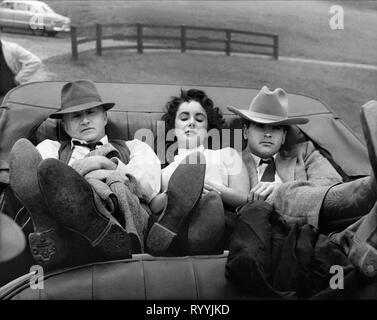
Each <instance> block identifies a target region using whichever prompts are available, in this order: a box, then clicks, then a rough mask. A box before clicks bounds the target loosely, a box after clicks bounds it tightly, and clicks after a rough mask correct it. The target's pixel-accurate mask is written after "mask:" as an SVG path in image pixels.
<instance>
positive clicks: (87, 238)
mask: <svg viewBox="0 0 377 320" xmlns="http://www.w3.org/2000/svg"><path fill="white" fill-rule="evenodd" d="M113 106H114V103H109V102H103V101H102V99H101V97H100V95H99V93H98V91H97V89H96V87H95V84H94V83H93V82H92V81H89V80H77V81H72V82H68V83H66V84H65V85H64V86H63V87H62V90H61V109H60V110H58V111H57V112H55V113H53V114H51V115H50V118H53V119H60V121H61V124H62V126H63V128H64V131H65V132H66V133H67V135H68V136H69V139H68V140H67V141H62V142H60V141H53V140H44V141H42V142H41V143H40V144H39V145H37V147H36V148H35V147H34V146H33V145H32V144H31V143H30V142H29V141H28V140H26V139H20V140H18V141H17V142H16V143H15V145H14V146H13V148H12V150H11V154H10V185H11V187H12V189H13V190H14V192H15V193H16V195H17V196H18V197H19V199H20V200H21V202H22V203H23V204H24V206H25V207H26V208H27V210H28V211H29V213H30V215H31V219H32V222H33V226H34V230H33V232H31V233H30V234H29V246H30V249H31V254H32V256H33V258H34V260H35V261H36V262H37V263H39V264H41V265H43V266H45V267H47V268H52V267H56V266H61V264H62V263H63V264H64V263H65V262H67V261H69V258H71V259H72V254H73V252H75V253H76V254H77V256H85V255H86V254H87V255H88V256H92V255H93V256H95V257H97V258H99V259H104V258H105V259H111V258H127V257H130V255H131V253H132V251H133V250H135V246H134V244H135V243H136V242H135V241H133V240H135V239H134V237H132V238H131V237H130V233H129V232H128V231H129V230H130V225H129V223H130V220H129V219H131V218H132V219H133V220H132V219H131V220H132V221H131V222H132V223H134V224H135V225H136V226H135V225H132V228H134V229H137V230H138V231H139V230H140V228H141V229H142V230H141V231H140V234H141V236H142V234H143V232H146V230H144V229H146V227H147V220H148V217H149V212H147V209H146V205H143V203H145V204H147V203H148V202H149V201H150V200H151V199H152V198H153V197H154V196H155V195H156V194H157V193H158V192H159V190H160V175H161V171H160V170H161V169H160V161H159V159H158V157H157V156H156V155H155V153H154V151H153V150H152V149H151V148H150V147H149V146H148V145H147V144H146V143H144V142H141V141H139V140H136V139H135V140H130V141H123V140H115V139H109V138H108V136H107V135H106V132H105V126H106V124H107V121H108V120H107V110H109V109H111V108H112V107H113ZM119 182H120V183H119ZM114 186H115V187H114ZM114 188H115V189H114ZM139 200H140V202H139ZM119 210H121V211H122V212H124V211H126V212H127V214H128V216H127V215H126V214H125V215H122V214H119ZM129 211H132V212H129ZM134 220H137V221H134ZM135 234H136V235H139V234H138V233H137V232H136V231H135ZM139 240H140V241H141V242H143V241H144V239H139ZM141 246H142V243H141ZM93 248H94V249H93ZM137 251H140V243H139V244H138V248H137ZM93 252H94V253H93ZM92 253H93V254H92ZM67 259H68V260H67Z"/></svg>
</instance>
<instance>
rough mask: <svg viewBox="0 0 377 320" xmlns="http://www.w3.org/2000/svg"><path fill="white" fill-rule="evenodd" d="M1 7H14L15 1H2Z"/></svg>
mask: <svg viewBox="0 0 377 320" xmlns="http://www.w3.org/2000/svg"><path fill="white" fill-rule="evenodd" d="M0 8H6V9H14V3H13V2H2V3H1V4H0Z"/></svg>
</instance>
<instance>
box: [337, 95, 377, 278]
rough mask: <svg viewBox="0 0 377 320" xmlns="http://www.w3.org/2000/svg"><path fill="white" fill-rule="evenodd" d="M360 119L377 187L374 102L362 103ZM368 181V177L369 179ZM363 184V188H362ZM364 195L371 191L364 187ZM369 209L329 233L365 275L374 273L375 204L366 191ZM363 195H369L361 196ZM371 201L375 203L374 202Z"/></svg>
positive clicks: (376, 254)
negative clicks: (341, 230)
mask: <svg viewBox="0 0 377 320" xmlns="http://www.w3.org/2000/svg"><path fill="white" fill-rule="evenodd" d="M361 123H362V126H363V131H364V136H365V141H366V143H367V149H368V155H369V159H370V163H371V165H372V169H373V175H372V177H371V178H370V179H373V181H371V182H369V183H370V184H371V185H372V189H373V190H374V191H375V190H376V180H375V177H376V173H377V103H376V102H369V103H367V104H365V105H364V106H362V109H361ZM369 181H370V180H369ZM365 189H366V188H364V190H365ZM364 192H365V194H366V195H369V194H370V193H371V191H368V190H365V191H364ZM369 197H370V198H369V201H371V202H372V203H371V204H370V205H372V207H373V208H372V210H370V212H369V213H368V214H367V215H366V216H364V217H362V218H361V219H360V220H359V221H357V222H356V223H354V224H353V225H351V226H349V227H348V228H347V229H345V230H344V231H343V232H341V233H338V234H333V235H331V238H332V240H333V241H335V242H336V243H338V244H339V245H341V246H342V248H343V250H344V252H345V253H346V254H347V256H348V258H349V259H350V260H351V262H352V263H353V264H354V265H355V267H356V268H357V269H358V270H359V271H360V272H361V273H362V274H364V275H365V276H367V277H373V276H376V275H377V250H376V249H377V204H374V203H375V202H376V200H375V198H372V197H371V196H370V195H369ZM364 198H365V199H367V198H368V196H365V197H364ZM373 204H374V206H373Z"/></svg>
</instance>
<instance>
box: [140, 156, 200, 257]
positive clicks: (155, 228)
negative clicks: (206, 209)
mask: <svg viewBox="0 0 377 320" xmlns="http://www.w3.org/2000/svg"><path fill="white" fill-rule="evenodd" d="M192 158H196V159H197V160H198V161H196V163H195V164H192V163H193V162H191V161H188V160H189V159H192ZM205 171H206V165H205V159H204V156H203V154H202V153H199V152H198V153H193V154H190V155H188V156H187V157H186V158H185V159H184V160H183V161H182V163H181V164H179V166H178V167H177V168H176V169H175V171H174V173H173V174H172V176H171V177H170V180H169V184H168V189H167V198H168V200H167V204H166V207H165V209H164V211H163V212H162V213H161V215H160V217H159V219H158V221H157V222H155V223H154V224H153V225H152V227H151V229H150V231H149V233H148V236H147V241H146V244H147V248H148V249H149V252H150V253H151V254H153V255H163V254H166V253H167V251H168V249H169V246H170V245H171V243H172V241H173V240H174V239H175V238H176V237H177V235H178V232H179V231H180V230H181V228H182V226H183V225H184V224H185V222H186V221H188V219H189V216H190V213H191V212H192V210H193V208H194V207H195V206H196V205H197V203H198V201H199V200H200V196H201V194H202V191H203V186H204V177H205Z"/></svg>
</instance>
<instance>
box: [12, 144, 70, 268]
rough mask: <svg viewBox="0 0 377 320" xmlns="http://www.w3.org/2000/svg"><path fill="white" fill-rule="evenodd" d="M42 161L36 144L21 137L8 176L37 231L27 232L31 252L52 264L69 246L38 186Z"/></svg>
mask: <svg viewBox="0 0 377 320" xmlns="http://www.w3.org/2000/svg"><path fill="white" fill-rule="evenodd" d="M41 161H42V157H41V155H40V153H39V152H38V150H37V149H36V148H35V147H34V145H33V144H32V143H31V142H30V141H29V140H27V139H20V140H18V141H17V142H16V143H15V144H14V146H13V148H12V150H11V152H10V160H9V176H10V186H11V188H12V190H13V191H14V192H15V194H16V196H17V197H18V198H19V199H20V201H21V202H22V204H23V205H24V206H25V207H26V209H27V210H28V211H29V213H30V217H31V220H32V222H33V229H34V232H32V233H30V234H29V236H28V238H29V247H30V250H31V254H32V256H33V258H34V260H35V262H36V263H38V264H39V265H41V266H43V267H46V268H50V267H53V266H57V265H59V264H60V263H61V262H62V261H63V260H64V259H65V258H66V256H67V252H68V249H67V245H66V242H65V241H64V239H63V238H62V236H61V234H60V233H61V232H60V230H59V228H58V226H57V223H56V221H55V220H54V219H53V218H52V217H51V216H50V215H49V211H48V208H47V206H46V204H45V202H44V199H43V196H42V194H41V192H40V189H39V186H38V179H37V168H38V165H39V163H40V162H41Z"/></svg>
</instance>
